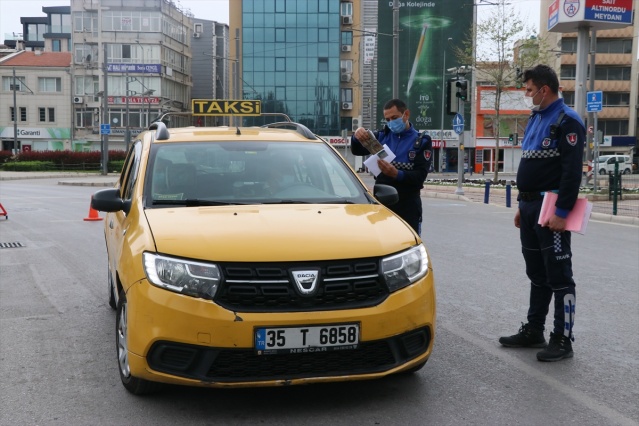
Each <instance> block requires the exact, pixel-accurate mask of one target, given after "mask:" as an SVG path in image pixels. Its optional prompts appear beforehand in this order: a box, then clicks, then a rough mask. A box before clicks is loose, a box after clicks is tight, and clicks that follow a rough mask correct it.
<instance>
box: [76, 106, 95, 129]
mask: <svg viewBox="0 0 639 426" xmlns="http://www.w3.org/2000/svg"><path fill="white" fill-rule="evenodd" d="M93 115H94V112H92V111H90V110H86V109H76V110H75V127H93ZM95 118H96V124H97V119H98V115H97V114H95Z"/></svg>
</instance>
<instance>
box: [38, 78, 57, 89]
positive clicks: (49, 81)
mask: <svg viewBox="0 0 639 426" xmlns="http://www.w3.org/2000/svg"><path fill="white" fill-rule="evenodd" d="M38 90H39V91H41V92H61V91H62V79H61V78H59V77H38Z"/></svg>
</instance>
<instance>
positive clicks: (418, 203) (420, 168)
mask: <svg viewBox="0 0 639 426" xmlns="http://www.w3.org/2000/svg"><path fill="white" fill-rule="evenodd" d="M384 118H385V119H386V123H387V124H386V125H385V126H384V128H383V129H382V130H379V131H375V132H373V133H374V135H375V137H376V138H377V140H379V142H380V143H381V144H382V145H384V144H386V145H387V146H388V147H389V148H390V150H391V151H393V153H394V154H395V155H396V157H395V159H393V161H392V162H390V163H389V162H387V161H385V160H381V159H380V160H378V161H377V164H378V166H379V169H380V170H381V173H380V174H379V175H378V176H377V177H376V178H375V181H376V183H381V184H384V185H390V186H393V187H394V188H395V189H397V192H398V194H399V202H397V204H394V205H392V206H389V208H390V209H391V210H392V211H394V212H395V213H396V214H397V215H398V216H399V217H401V218H402V219H404V220H405V221H406V222H407V223H408V224H409V225H410V226H411V227H412V228H413V229H414V230H415V231H416V232H417V233H418V234H420V235H421V225H422V199H421V197H420V191H421V189H422V188H423V187H424V181H425V180H426V176H427V175H428V170H430V165H431V159H432V154H433V141H432V140H431V138H430V136H428V135H426V134H423V135H420V134H419V132H418V131H417V130H415V128H414V127H413V125H412V124H411V123H410V121H409V118H410V111H409V110H408V108H407V107H406V103H404V101H402V100H400V99H391V100H390V101H388V102H386V104H385V105H384ZM366 133H367V130H366V129H364V128H362V127H360V128H358V129H357V130H356V131H355V133H353V137H352V140H351V152H352V153H353V154H354V155H369V154H370V152H368V150H367V149H366V148H365V147H364V146H362V144H361V143H360V141H359V140H358V138H359V139H361V138H364V137H366Z"/></svg>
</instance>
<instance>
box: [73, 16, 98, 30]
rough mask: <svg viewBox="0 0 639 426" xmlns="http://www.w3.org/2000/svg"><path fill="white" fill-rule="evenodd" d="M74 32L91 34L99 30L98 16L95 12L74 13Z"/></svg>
mask: <svg viewBox="0 0 639 426" xmlns="http://www.w3.org/2000/svg"><path fill="white" fill-rule="evenodd" d="M73 22H74V24H75V25H74V27H73V31H74V32H76V33H78V32H80V33H81V32H85V33H91V32H93V31H97V30H98V14H97V13H94V12H73Z"/></svg>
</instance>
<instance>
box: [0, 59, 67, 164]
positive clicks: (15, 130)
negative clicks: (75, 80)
mask: <svg viewBox="0 0 639 426" xmlns="http://www.w3.org/2000/svg"><path fill="white" fill-rule="evenodd" d="M0 80H1V84H2V86H1V87H0V94H1V95H2V96H1V97H2V102H0V139H1V142H2V150H11V151H13V152H18V151H30V150H40V151H47V150H64V149H69V150H70V149H72V146H73V134H72V131H71V129H72V128H73V123H72V116H71V114H70V111H71V109H70V108H69V105H70V103H71V96H72V90H71V87H72V79H71V54H70V53H68V52H43V51H41V50H35V51H26V50H22V51H18V52H16V53H13V54H11V55H8V56H5V57H3V58H0Z"/></svg>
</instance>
